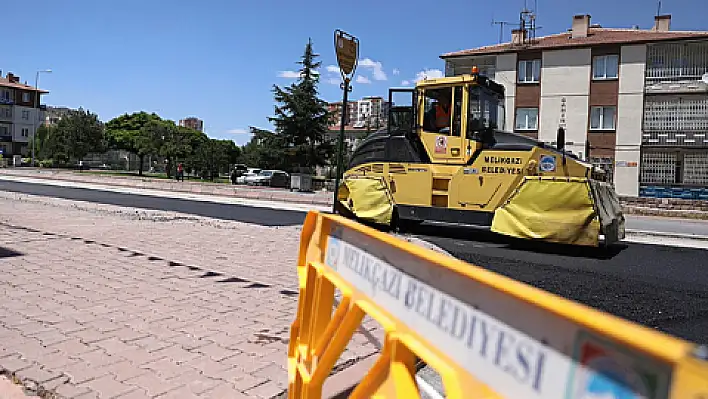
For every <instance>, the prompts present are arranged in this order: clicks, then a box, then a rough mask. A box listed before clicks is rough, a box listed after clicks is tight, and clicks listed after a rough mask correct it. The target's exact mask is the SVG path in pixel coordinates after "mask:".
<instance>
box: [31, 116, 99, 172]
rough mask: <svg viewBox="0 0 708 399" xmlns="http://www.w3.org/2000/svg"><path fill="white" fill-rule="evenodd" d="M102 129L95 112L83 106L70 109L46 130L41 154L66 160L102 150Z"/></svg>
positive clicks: (62, 160)
mask: <svg viewBox="0 0 708 399" xmlns="http://www.w3.org/2000/svg"><path fill="white" fill-rule="evenodd" d="M104 131H105V129H104V125H103V123H102V122H101V121H100V120H99V119H98V116H97V115H96V114H92V113H91V112H89V111H87V110H84V109H83V108H79V109H78V110H71V111H69V112H68V114H67V115H66V116H65V117H64V118H62V119H61V120H60V121H59V123H58V124H57V126H56V127H54V128H52V129H50V130H48V131H47V135H46V140H45V142H44V144H43V145H42V146H43V147H44V148H43V155H45V156H48V157H51V158H54V159H56V160H58V161H59V162H68V161H70V160H75V161H78V160H81V159H83V158H84V157H85V156H86V155H87V154H88V153H90V152H102V151H104V149H105V148H106V142H105V134H104Z"/></svg>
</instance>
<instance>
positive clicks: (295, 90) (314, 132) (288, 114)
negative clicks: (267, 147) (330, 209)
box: [268, 39, 334, 170]
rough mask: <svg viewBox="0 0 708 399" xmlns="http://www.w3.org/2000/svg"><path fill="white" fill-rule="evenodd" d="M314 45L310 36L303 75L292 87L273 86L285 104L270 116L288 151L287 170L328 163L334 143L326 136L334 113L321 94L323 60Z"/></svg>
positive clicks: (302, 62)
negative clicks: (318, 59)
mask: <svg viewBox="0 0 708 399" xmlns="http://www.w3.org/2000/svg"><path fill="white" fill-rule="evenodd" d="M317 57H319V55H318V54H315V52H314V50H313V48H312V40H311V39H310V40H309V41H308V42H307V45H306V46H305V52H304V54H303V55H302V59H301V60H300V61H299V62H298V64H300V65H301V66H302V67H301V68H300V78H299V79H298V81H297V82H296V83H293V84H291V85H290V86H288V87H285V88H280V87H278V86H277V85H274V86H273V93H274V95H275V101H276V102H277V103H280V104H282V105H281V106H276V107H275V116H273V117H270V118H268V119H269V120H270V121H271V122H273V123H274V124H275V133H276V134H277V135H278V136H279V138H280V140H282V143H283V145H284V147H283V148H287V149H288V151H287V152H286V153H285V154H284V155H285V156H286V159H287V162H286V165H285V166H284V169H286V170H293V169H295V168H312V167H316V166H321V165H326V164H327V160H329V159H330V158H331V155H332V153H333V151H334V146H333V145H332V143H330V142H329V141H328V140H326V139H325V137H326V134H327V132H328V126H329V121H331V119H332V115H331V113H330V112H329V111H328V109H327V102H325V101H324V100H322V99H320V98H319V97H318V91H317V84H318V83H319V74H318V73H317V68H319V67H320V66H321V62H319V61H315V60H316V58H317Z"/></svg>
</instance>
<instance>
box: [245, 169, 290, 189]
mask: <svg viewBox="0 0 708 399" xmlns="http://www.w3.org/2000/svg"><path fill="white" fill-rule="evenodd" d="M246 184H249V185H253V186H271V187H289V184H290V175H288V174H287V173H286V172H283V171H282V170H262V171H261V172H260V173H259V174H257V175H255V176H249V177H248V178H247V179H246Z"/></svg>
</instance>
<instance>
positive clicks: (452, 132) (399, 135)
mask: <svg viewBox="0 0 708 399" xmlns="http://www.w3.org/2000/svg"><path fill="white" fill-rule="evenodd" d="M395 94H405V95H406V96H407V97H408V100H406V102H407V104H403V103H394V102H393V96H394V95H395ZM388 100H389V104H396V105H392V106H391V107H390V108H389V117H388V126H387V128H384V129H381V130H380V131H377V132H375V133H373V134H371V135H370V136H369V137H367V138H366V139H365V140H364V141H363V142H362V143H361V144H360V145H359V146H358V147H357V149H356V150H355V151H354V153H353V154H352V158H351V159H350V162H349V166H348V168H349V169H351V168H354V167H356V166H357V165H361V164H364V163H370V162H409V163H430V162H432V163H442V164H457V165H465V164H469V163H470V161H471V160H473V158H474V157H475V156H476V155H477V154H478V153H479V152H480V151H481V150H483V149H487V148H490V147H492V146H494V145H495V143H496V140H497V139H495V134H496V133H498V132H499V131H503V130H504V116H505V113H504V86H502V85H500V84H498V83H495V82H494V81H492V80H490V79H488V78H487V77H485V76H480V75H479V74H477V71H476V68H472V73H471V74H468V75H462V76H454V77H445V78H439V79H428V80H423V81H419V82H418V83H417V85H416V88H391V89H389V99H388ZM519 139H522V140H528V141H529V143H528V144H527V145H535V144H537V143H536V142H535V141H533V140H532V139H529V138H526V137H520V138H515V140H519ZM531 141H533V143H530V142H531Z"/></svg>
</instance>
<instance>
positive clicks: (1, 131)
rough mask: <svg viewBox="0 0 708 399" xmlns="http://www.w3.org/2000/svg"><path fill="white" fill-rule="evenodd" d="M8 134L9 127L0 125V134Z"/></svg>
mask: <svg viewBox="0 0 708 399" xmlns="http://www.w3.org/2000/svg"><path fill="white" fill-rule="evenodd" d="M9 134H10V129H9V128H8V127H7V126H0V136H7V135H9Z"/></svg>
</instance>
